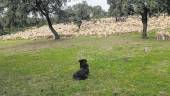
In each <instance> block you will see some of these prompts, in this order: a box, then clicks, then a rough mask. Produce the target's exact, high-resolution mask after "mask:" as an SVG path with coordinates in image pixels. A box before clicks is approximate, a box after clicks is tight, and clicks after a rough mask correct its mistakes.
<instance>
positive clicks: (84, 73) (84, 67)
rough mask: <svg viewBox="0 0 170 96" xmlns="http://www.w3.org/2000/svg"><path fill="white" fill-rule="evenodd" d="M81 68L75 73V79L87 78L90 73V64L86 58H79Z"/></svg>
mask: <svg viewBox="0 0 170 96" xmlns="http://www.w3.org/2000/svg"><path fill="white" fill-rule="evenodd" d="M79 63H80V70H79V71H77V72H76V73H74V74H73V79H75V80H85V79H87V78H88V75H89V65H88V64H87V60H86V59H81V60H79Z"/></svg>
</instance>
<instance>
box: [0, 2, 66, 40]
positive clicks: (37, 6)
mask: <svg viewBox="0 0 170 96" xmlns="http://www.w3.org/2000/svg"><path fill="white" fill-rule="evenodd" d="M0 2H1V4H2V5H3V8H4V9H6V10H5V13H4V17H3V18H4V19H5V27H7V28H11V27H12V26H14V27H16V26H24V25H26V23H27V20H30V19H29V14H32V15H33V16H35V17H40V18H43V17H45V18H46V20H47V22H48V25H49V28H50V30H51V32H52V33H53V34H54V36H55V39H59V38H60V37H59V35H58V33H57V32H56V31H55V30H54V28H53V26H52V22H51V18H50V17H51V16H52V15H54V14H59V12H60V10H61V7H62V6H63V4H64V3H65V2H67V0H0Z"/></svg>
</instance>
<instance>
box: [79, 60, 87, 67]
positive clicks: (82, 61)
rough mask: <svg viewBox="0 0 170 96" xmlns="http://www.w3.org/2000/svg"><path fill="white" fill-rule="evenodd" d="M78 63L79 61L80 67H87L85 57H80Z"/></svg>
mask: <svg viewBox="0 0 170 96" xmlns="http://www.w3.org/2000/svg"><path fill="white" fill-rule="evenodd" d="M79 63H80V68H83V69H87V68H88V67H89V66H88V64H87V60H86V59H80V60H79Z"/></svg>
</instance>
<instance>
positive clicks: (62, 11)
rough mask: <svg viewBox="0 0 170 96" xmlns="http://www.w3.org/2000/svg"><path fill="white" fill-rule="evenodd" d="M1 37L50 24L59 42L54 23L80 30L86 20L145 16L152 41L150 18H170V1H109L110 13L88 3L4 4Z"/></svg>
mask: <svg viewBox="0 0 170 96" xmlns="http://www.w3.org/2000/svg"><path fill="white" fill-rule="evenodd" d="M0 2H1V3H0V35H3V34H7V32H8V30H9V31H11V30H14V29H16V28H25V27H29V26H36V25H39V26H41V25H44V24H48V26H49V29H50V30H51V32H52V33H53V34H54V36H55V39H59V38H60V36H59V34H58V32H56V30H55V29H54V28H53V26H52V25H53V23H69V22H72V21H73V22H74V23H75V24H77V26H78V27H79V28H80V26H81V23H82V22H81V21H82V20H90V19H91V18H97V19H99V18H103V17H110V16H111V17H115V18H116V21H119V20H121V18H123V19H124V17H126V18H128V16H130V15H138V16H141V22H142V23H143V34H142V37H143V38H148V35H147V25H148V20H149V17H152V16H159V15H160V14H167V15H170V0H107V3H108V4H109V5H110V8H109V11H108V12H106V11H104V10H103V9H102V8H101V6H93V7H92V6H89V5H88V4H87V2H86V1H83V2H82V3H79V4H76V5H74V6H67V7H66V6H65V5H66V3H67V2H69V1H68V0H0ZM96 2H97V0H96Z"/></svg>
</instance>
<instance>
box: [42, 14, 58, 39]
mask: <svg viewBox="0 0 170 96" xmlns="http://www.w3.org/2000/svg"><path fill="white" fill-rule="evenodd" d="M45 17H46V19H47V22H48V26H49V28H50V30H51V32H52V33H53V34H54V37H55V40H57V39H60V36H59V34H58V33H57V32H56V31H55V29H54V28H53V26H52V23H51V20H50V17H49V15H48V14H46V15H45Z"/></svg>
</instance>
